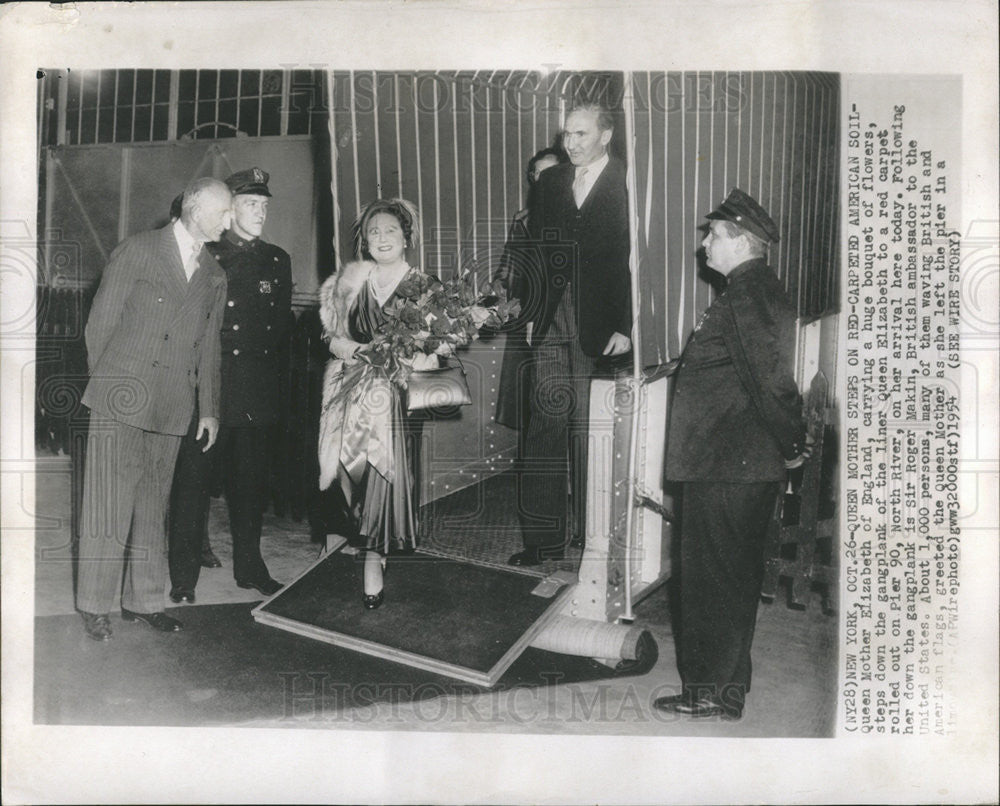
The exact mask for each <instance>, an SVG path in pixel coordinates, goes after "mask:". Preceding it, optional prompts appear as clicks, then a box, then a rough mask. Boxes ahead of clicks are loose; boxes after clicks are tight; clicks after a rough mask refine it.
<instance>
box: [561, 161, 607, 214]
mask: <svg viewBox="0 0 1000 806" xmlns="http://www.w3.org/2000/svg"><path fill="white" fill-rule="evenodd" d="M612 169H613V166H612V163H611V159H610V158H609V159H608V164H607V165H605V166H604V170H603V171H601V174H600V176H598V177H597V181H596V182H594V185H593V187H591V188H590V193H588V194H587V198H586V199H584V200H583V206H582V207H581V208H580V212H584V211H586V210H589V209H590V208H591V206H592V204H593V201H594V199H595V198H596V197H597V196H600V195H603V194H604V192H605V191H606V190H607V188H608V187H610V183H611V181H612V180H611V173H612ZM572 196H573V189H572V184H571V186H570V198H571V199H572ZM573 206H574V207H575V206H576V202H575V201H574V202H573Z"/></svg>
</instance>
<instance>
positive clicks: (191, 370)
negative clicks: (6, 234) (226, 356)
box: [76, 179, 231, 641]
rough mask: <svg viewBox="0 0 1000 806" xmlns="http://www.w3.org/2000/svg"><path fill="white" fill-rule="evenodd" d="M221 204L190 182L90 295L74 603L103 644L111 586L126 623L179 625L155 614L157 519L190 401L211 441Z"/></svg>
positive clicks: (224, 214)
mask: <svg viewBox="0 0 1000 806" xmlns="http://www.w3.org/2000/svg"><path fill="white" fill-rule="evenodd" d="M230 202H231V195H230V193H229V189H228V188H227V187H226V186H225V184H223V183H222V182H219V181H217V180H215V179H199V180H196V181H195V182H193V183H192V184H191V185H190V186H189V187H188V188H187V190H186V191H185V193H184V199H183V205H182V212H181V217H180V219H179V220H178V221H175V222H174V223H172V224H170V225H168V226H166V227H165V228H163V229H161V230H156V231H153V232H143V233H140V234H138V235H134V236H132V237H131V238H128V239H127V240H126V241H124V242H123V243H122V244H120V245H119V246H118V248H116V249H115V251H114V252H113V253H112V255H111V259H110V261H109V263H108V266H107V268H106V269H105V270H104V274H103V275H102V277H101V284H100V287H99V288H98V291H97V295H96V296H95V297H94V303H93V307H92V308H91V312H90V318H89V320H88V322H87V328H86V342H87V358H88V363H89V367H90V381H89V383H88V384H87V389H86V391H85V393H84V396H83V403H84V404H85V405H87V406H89V407H90V410H91V417H90V431H89V434H88V438H87V460H86V469H85V473H84V493H83V510H82V514H81V522H82V523H81V529H80V547H79V566H78V575H77V595H76V605H77V609H78V610H79V611H80V614H81V615H82V617H83V622H84V629H85V631H86V633H87V635H88V636H90V637H91V638H93V639H95V640H98V641H107V640H108V639H110V638H111V634H112V630H111V622H110V620H109V618H108V613H109V611H110V610H111V606H112V605H113V603H114V600H115V598H116V596H117V594H118V591H119V589H120V590H121V606H122V611H121V612H122V618H123V619H124V620H126V621H140V622H143V623H145V624H147V625H149V626H150V627H152V628H153V629H154V630H159V631H162V632H175V631H177V630H180V629H181V626H182V625H181V623H180V622H179V621H177V620H176V619H174V618H171V617H170V616H168V615H166V613H164V612H163V595H164V587H165V582H166V576H167V539H166V533H165V530H164V520H165V515H166V507H167V499H168V498H169V496H170V483H171V478H172V476H173V472H174V463H175V461H176V459H177V450H178V448H179V447H180V442H181V436H182V435H183V434H184V433H186V431H187V429H188V425H189V423H190V421H191V415H192V412H193V410H194V407H195V400H196V398H197V403H198V407H199V411H200V415H199V419H198V422H197V426H196V429H197V431H198V434H199V436H201V435H205V438H206V443H207V446H211V444H212V443H214V442H215V439H216V436H217V434H218V427H219V421H218V411H219V400H218V395H219V323H220V322H221V320H222V309H223V306H224V304H225V299H226V276H225V274H224V273H223V271H222V269H221V268H220V267H219V264H218V263H216V261H215V258H213V257H212V256H211V255H210V254H209V253H208V251H207V250H206V249H204V248H203V247H204V244H205V242H207V241H214V240H216V239H217V238H219V236H220V235H221V234H222V232H223V230H224V229H225V228H226V226H227V225H228V223H229V214H230ZM130 532H131V538H130ZM126 548H127V549H128V552H127V555H126ZM123 559H124V566H125V580H124V585H122V586H121V587H119V583H120V580H121V574H122V563H123Z"/></svg>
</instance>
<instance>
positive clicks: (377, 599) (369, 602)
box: [361, 556, 385, 610]
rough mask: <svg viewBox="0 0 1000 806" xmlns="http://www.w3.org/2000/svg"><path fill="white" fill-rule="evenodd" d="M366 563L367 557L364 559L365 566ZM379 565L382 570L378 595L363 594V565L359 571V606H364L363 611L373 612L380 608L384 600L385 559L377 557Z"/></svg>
mask: <svg viewBox="0 0 1000 806" xmlns="http://www.w3.org/2000/svg"><path fill="white" fill-rule="evenodd" d="M367 563H368V558H367V556H366V557H365V563H364V564H365V565H367ZM379 565H380V566H381V570H382V586H383V587H382V589H381V590H380V591H379V592H378V593H366V592H365V569H364V565H363V566H362V569H361V604H362V605H364V608H365V610H374V609H375V608H377V607H380V606H381V604H382V602H383V601H384V600H385V558H384V557H379Z"/></svg>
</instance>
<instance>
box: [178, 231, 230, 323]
mask: <svg viewBox="0 0 1000 806" xmlns="http://www.w3.org/2000/svg"><path fill="white" fill-rule="evenodd" d="M221 272H222V269H221V268H220V267H219V264H218V262H217V261H216V260H215V258H214V257H212V254H211V253H210V252H209V251H208V247H207V246H203V247H202V248H201V252H200V253H199V254H198V269H197V271H195V273H194V274H193V275H192V276H191V280H190V282H189V281H188V280H187V279H185V280H184V285H185V289H184V302H183V304H182V305H181V309H180V311H179V312H178V316H183V315H184V313H186V312H187V310H188V308H190V307H191V306H192V305H197V304H198V302H199V300H201V299H202V295H203V294H204V293H205V289H206V288H208V287H212V288H215V287H217V286H218V285H219V284H220V283H221V282H222V276H221ZM182 274H183V271H182Z"/></svg>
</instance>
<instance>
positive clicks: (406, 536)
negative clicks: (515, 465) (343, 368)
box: [348, 278, 422, 554]
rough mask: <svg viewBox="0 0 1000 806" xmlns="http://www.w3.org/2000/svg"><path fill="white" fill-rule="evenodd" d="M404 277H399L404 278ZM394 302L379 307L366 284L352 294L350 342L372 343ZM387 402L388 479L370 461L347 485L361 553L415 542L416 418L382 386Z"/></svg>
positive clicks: (418, 421)
mask: <svg viewBox="0 0 1000 806" xmlns="http://www.w3.org/2000/svg"><path fill="white" fill-rule="evenodd" d="M404 279H405V278H404ZM395 298H396V294H395V293H393V294H392V295H391V296H390V297H389V298H388V299H387V300H386V301H385V303H384V304H380V303H379V302H378V300H377V299H376V298H375V294H374V292H373V291H372V288H371V282H370V281H369V282H366V283H365V284H364V286H363V287H362V289H361V291H360V293H359V294H358V299H357V301H356V303H355V305H354V307H352V309H351V311H350V315H349V319H348V329H349V331H350V334H351V338H352V339H354V340H355V341H357V342H360V343H362V344H367V343H368V342H370V341H371V340H372V338H373V337H374V335H375V334H376V333H377V332H378V331H379V328H381V327H382V326H384V324H385V323H386V322H387V321H388V319H389V317H388V315H387V314H386V313H385V308H386V307H387V306H388V305H389V304H390V303H391V302H392V301H393V300H394V299H395ZM388 386H389V388H390V390H391V395H392V400H391V401H390V402H389V404H390V405H391V407H392V409H391V410H392V432H393V439H392V450H391V451H390V455H389V457H388V461H389V464H390V466H391V469H392V470H391V477H392V478H391V479H389V478H387V477H386V475H383V474H382V473H380V472H379V471H378V470H376V469H375V467H373V466H372V465H371V464H370V463H369V464H367V465H366V467H365V470H364V473H363V475H362V477H361V481H360V483H356V484H352V492H353V496H352V501H351V503H352V510H353V512H354V516H355V517H356V518H357V522H358V534H359V538H358V543H359V545H361V546H363V547H364V548H367V549H373V550H376V551H379V552H381V553H382V554H388V553H391V552H396V551H411V550H413V548H414V547H415V546H416V540H417V490H416V479H417V476H416V473H417V467H418V457H419V445H420V432H421V426H422V418H421V417H420V416H412V415H410V416H408V415H407V413H406V412H405V411H404V410H403V407H402V404H401V400H400V392H399V389H398V387H397V386H396V385H395V384H389V385H388Z"/></svg>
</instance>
